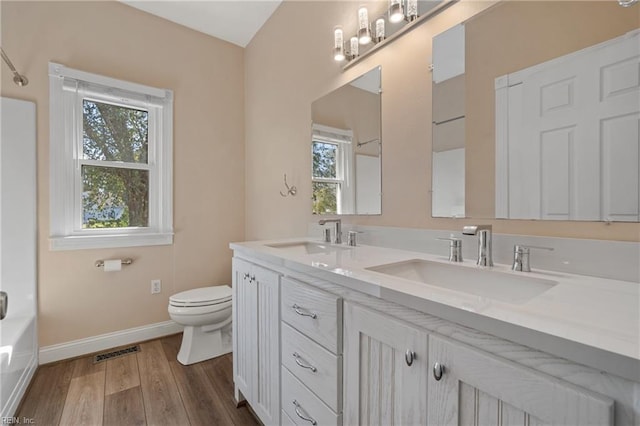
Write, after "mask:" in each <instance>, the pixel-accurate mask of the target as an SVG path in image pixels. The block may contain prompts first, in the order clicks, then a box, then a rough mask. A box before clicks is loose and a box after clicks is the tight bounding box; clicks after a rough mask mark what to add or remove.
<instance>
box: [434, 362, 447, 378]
mask: <svg viewBox="0 0 640 426" xmlns="http://www.w3.org/2000/svg"><path fill="white" fill-rule="evenodd" d="M445 371H446V370H445V368H444V365H442V364H440V363H439V362H436V363H435V364H433V378H434V379H436V382H439V381H440V379H442V375H443V374H444V372H445Z"/></svg>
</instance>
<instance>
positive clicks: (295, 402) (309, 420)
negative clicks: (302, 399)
mask: <svg viewBox="0 0 640 426" xmlns="http://www.w3.org/2000/svg"><path fill="white" fill-rule="evenodd" d="M293 405H295V406H296V414H297V415H298V417H300V418H301V419H302V420H305V421H307V422H309V423H311V424H312V425H313V426H316V425H317V424H318V422H316V421H315V420H313V418H311V417H309V415H308V414H307V415H304V414H306V413H304V414H302V412H301V411H302V410H303V408H302V407H301V406H300V404H298V401H296V400H295V399H294V400H293Z"/></svg>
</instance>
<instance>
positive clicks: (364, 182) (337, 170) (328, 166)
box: [311, 67, 382, 215]
mask: <svg viewBox="0 0 640 426" xmlns="http://www.w3.org/2000/svg"><path fill="white" fill-rule="evenodd" d="M381 91H382V88H381V69H380V67H377V68H374V69H372V70H371V71H369V72H367V73H365V74H363V75H361V76H360V77H358V78H356V79H355V80H353V81H351V82H349V83H347V84H345V85H344V86H342V87H340V88H338V89H336V90H334V91H333V92H331V93H329V94H327V95H325V96H323V97H322V98H320V99H317V100H316V101H314V102H313V103H312V104H311V119H312V126H311V156H312V170H311V181H312V190H313V194H312V212H313V214H318V215H322V214H331V215H347V214H348V215H379V214H381V213H382V208H381V204H382V202H381V187H382V177H381V170H382V140H381V136H380V135H381Z"/></svg>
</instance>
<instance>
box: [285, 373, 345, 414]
mask: <svg viewBox="0 0 640 426" xmlns="http://www.w3.org/2000/svg"><path fill="white" fill-rule="evenodd" d="M282 410H283V411H284V412H285V413H286V414H287V415H288V416H289V418H290V419H291V420H293V422H294V423H295V424H297V425H303V426H309V425H311V424H313V422H314V421H315V422H317V423H316V424H318V425H340V424H341V423H342V416H339V415H337V414H336V413H334V412H333V411H332V410H331V408H329V407H328V406H327V405H326V404H325V403H324V402H322V401H320V399H319V398H318V397H317V396H315V395H314V394H313V393H312V392H311V391H310V390H309V389H307V388H306V387H305V386H304V385H303V384H302V383H301V382H300V381H299V380H298V379H296V378H295V377H294V375H293V374H291V372H290V371H289V370H287V369H286V367H283V368H282ZM305 419H308V420H305Z"/></svg>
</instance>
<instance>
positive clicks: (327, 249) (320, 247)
mask: <svg viewBox="0 0 640 426" xmlns="http://www.w3.org/2000/svg"><path fill="white" fill-rule="evenodd" d="M266 246H267V247H271V248H277V249H282V250H287V251H288V252H291V253H299V254H329V253H335V252H338V251H342V250H349V249H350V248H351V247H346V246H345V247H343V246H338V245H333V244H329V243H313V242H310V241H296V242H290V243H277V244H266Z"/></svg>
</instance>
